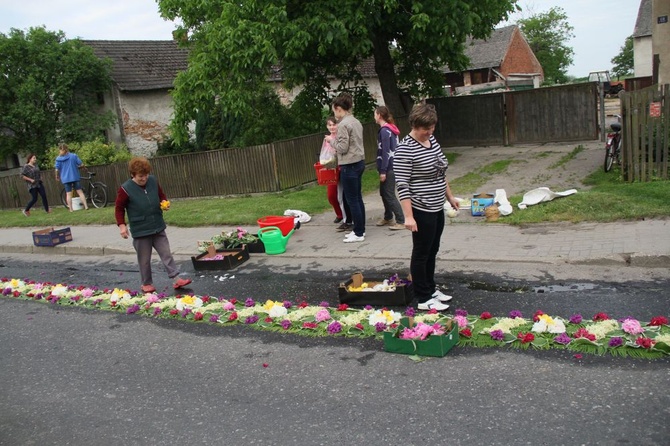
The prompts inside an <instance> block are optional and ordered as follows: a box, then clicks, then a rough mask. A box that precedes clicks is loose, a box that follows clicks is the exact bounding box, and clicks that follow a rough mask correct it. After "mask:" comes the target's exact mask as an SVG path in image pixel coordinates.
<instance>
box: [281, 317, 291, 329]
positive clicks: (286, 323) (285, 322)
mask: <svg viewBox="0 0 670 446" xmlns="http://www.w3.org/2000/svg"><path fill="white" fill-rule="evenodd" d="M279 325H281V328H283V329H284V330H288V329H289V328H290V327H291V321H289V320H288V319H284V320H283V321H281V322H280V323H279Z"/></svg>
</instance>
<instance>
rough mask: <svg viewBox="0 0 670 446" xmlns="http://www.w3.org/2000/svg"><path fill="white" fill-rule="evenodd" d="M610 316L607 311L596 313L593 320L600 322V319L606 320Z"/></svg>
mask: <svg viewBox="0 0 670 446" xmlns="http://www.w3.org/2000/svg"><path fill="white" fill-rule="evenodd" d="M609 318H610V317H609V316H608V315H607V313H596V315H595V316H593V321H594V322H599V321H606V320H608V319H609Z"/></svg>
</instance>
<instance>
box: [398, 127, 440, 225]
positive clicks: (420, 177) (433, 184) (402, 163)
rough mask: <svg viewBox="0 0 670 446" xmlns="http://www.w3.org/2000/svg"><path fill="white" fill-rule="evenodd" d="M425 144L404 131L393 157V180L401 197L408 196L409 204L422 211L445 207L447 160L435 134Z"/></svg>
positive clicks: (438, 209) (403, 198)
mask: <svg viewBox="0 0 670 446" xmlns="http://www.w3.org/2000/svg"><path fill="white" fill-rule="evenodd" d="M429 142H430V147H429V148H426V147H424V146H422V145H421V143H419V142H418V141H417V140H416V139H414V138H412V137H411V136H410V135H407V136H406V137H405V138H403V140H402V141H401V142H400V144H399V145H398V148H397V149H396V152H395V157H394V159H393V169H394V170H395V181H396V186H397V188H398V197H399V198H400V200H406V199H410V200H411V202H412V207H413V208H415V209H418V210H420V211H424V212H438V211H442V210H443V209H444V202H445V201H446V199H447V180H446V179H445V176H444V173H445V171H446V170H447V167H448V165H449V162H448V161H447V158H446V157H445V156H444V154H443V153H442V148H441V147H440V144H439V143H438V142H437V140H436V139H435V137H434V136H432V135H431V136H430V139H429Z"/></svg>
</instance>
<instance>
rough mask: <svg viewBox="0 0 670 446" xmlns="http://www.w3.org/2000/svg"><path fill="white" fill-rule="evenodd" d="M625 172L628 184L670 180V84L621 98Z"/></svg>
mask: <svg viewBox="0 0 670 446" xmlns="http://www.w3.org/2000/svg"><path fill="white" fill-rule="evenodd" d="M621 113H622V119H623V122H622V133H623V150H622V155H623V159H622V173H623V177H624V180H625V181H628V182H633V181H640V182H646V181H651V180H654V179H658V178H660V179H665V180H667V179H668V157H669V156H670V85H668V84H665V85H652V86H651V87H647V88H644V89H642V90H638V91H632V92H626V93H623V94H622V95H621Z"/></svg>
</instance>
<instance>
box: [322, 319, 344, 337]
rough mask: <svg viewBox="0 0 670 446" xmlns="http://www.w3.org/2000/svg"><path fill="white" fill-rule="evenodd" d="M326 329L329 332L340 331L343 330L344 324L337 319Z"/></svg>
mask: <svg viewBox="0 0 670 446" xmlns="http://www.w3.org/2000/svg"><path fill="white" fill-rule="evenodd" d="M326 330H328V333H329V334H335V333H339V332H341V331H342V324H340V323H339V322H337V321H333V322H331V323H330V324H328V328H327V329H326Z"/></svg>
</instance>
